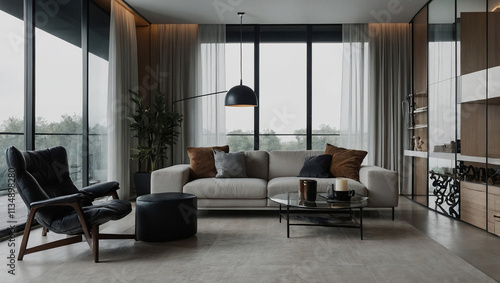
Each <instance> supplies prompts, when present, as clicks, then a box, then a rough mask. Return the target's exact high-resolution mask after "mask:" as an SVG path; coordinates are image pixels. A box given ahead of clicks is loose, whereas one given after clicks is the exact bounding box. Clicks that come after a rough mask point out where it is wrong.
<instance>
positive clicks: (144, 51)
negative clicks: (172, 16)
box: [136, 26, 152, 96]
mask: <svg viewBox="0 0 500 283" xmlns="http://www.w3.org/2000/svg"><path fill="white" fill-rule="evenodd" d="M149 32H150V28H149V26H145V27H144V26H139V27H136V35H137V65H138V68H139V70H138V77H139V92H140V94H141V95H143V96H149V95H150V91H151V77H152V76H151V71H150V66H151V62H150V52H149V50H150V40H149Z"/></svg>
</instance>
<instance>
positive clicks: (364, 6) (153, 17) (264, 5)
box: [125, 0, 428, 24]
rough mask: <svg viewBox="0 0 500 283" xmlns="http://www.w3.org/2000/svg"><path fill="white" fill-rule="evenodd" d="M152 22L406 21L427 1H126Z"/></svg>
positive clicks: (312, 22)
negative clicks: (238, 13)
mask: <svg viewBox="0 0 500 283" xmlns="http://www.w3.org/2000/svg"><path fill="white" fill-rule="evenodd" d="M125 1H126V2H127V3H128V4H129V5H130V6H132V7H133V8H134V9H136V10H137V11H138V12H139V13H141V14H142V15H143V16H144V17H146V18H147V19H148V20H149V21H150V22H151V23H153V24H181V23H184V24H185V23H190V24H239V17H238V15H237V12H245V13H246V14H245V17H244V18H243V23H244V24H327V23H328V24H337V23H378V22H390V23H408V22H409V21H410V20H411V19H412V18H413V16H414V15H415V14H416V13H417V12H418V11H419V10H420V9H421V8H422V7H423V6H424V4H425V3H426V2H427V1H428V0H125Z"/></svg>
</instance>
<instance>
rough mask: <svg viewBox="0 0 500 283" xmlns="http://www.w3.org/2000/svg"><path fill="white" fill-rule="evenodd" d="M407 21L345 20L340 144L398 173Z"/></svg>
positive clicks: (406, 82)
mask: <svg viewBox="0 0 500 283" xmlns="http://www.w3.org/2000/svg"><path fill="white" fill-rule="evenodd" d="M410 38H411V33H410V27H409V24H369V25H366V24H354V25H343V44H344V45H343V48H344V57H343V66H342V67H343V71H342V102H341V103H342V110H341V126H340V134H341V142H340V146H344V147H348V148H353V149H362V150H366V151H368V155H367V158H365V163H368V164H374V165H378V166H382V167H384V168H387V169H391V170H395V171H398V172H401V169H402V164H403V162H402V159H401V158H402V153H403V148H404V147H403V136H404V134H405V133H404V132H403V128H404V127H403V113H402V112H401V103H402V101H403V100H404V97H405V96H406V95H407V94H408V93H409V91H410V70H411V60H410V58H411V40H410Z"/></svg>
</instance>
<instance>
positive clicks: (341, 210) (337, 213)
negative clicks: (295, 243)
mask: <svg viewBox="0 0 500 283" xmlns="http://www.w3.org/2000/svg"><path fill="white" fill-rule="evenodd" d="M270 199H271V200H272V201H274V202H276V203H278V204H279V221H280V223H281V218H284V219H286V236H287V238H290V226H293V225H297V226H325V227H346V228H359V231H360V234H361V240H363V208H364V207H366V205H367V203H368V197H365V196H361V195H355V196H353V197H352V198H351V200H350V201H336V200H331V199H328V198H327V197H326V194H324V193H322V194H318V195H317V196H316V200H315V201H307V200H304V199H302V198H300V197H299V194H298V193H297V192H289V193H283V194H278V195H275V196H273V197H271V198H270ZM283 205H284V206H286V212H284V211H283V210H282V208H281V206H283ZM290 208H295V209H292V210H290ZM355 210H359V221H358V220H357V219H356V218H355V217H354V211H355ZM290 220H294V223H290ZM296 220H298V221H300V222H298V223H297V221H296Z"/></svg>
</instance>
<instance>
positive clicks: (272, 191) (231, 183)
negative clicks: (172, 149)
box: [151, 150, 399, 215]
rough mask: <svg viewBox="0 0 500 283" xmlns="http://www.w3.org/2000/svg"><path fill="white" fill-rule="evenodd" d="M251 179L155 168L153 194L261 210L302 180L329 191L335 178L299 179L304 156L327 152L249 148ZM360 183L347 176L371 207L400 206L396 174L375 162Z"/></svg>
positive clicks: (205, 204)
mask: <svg viewBox="0 0 500 283" xmlns="http://www.w3.org/2000/svg"><path fill="white" fill-rule="evenodd" d="M244 154H245V165H246V170H247V176H248V178H202V179H196V180H192V181H190V178H189V174H190V169H189V164H180V165H174V166H171V167H167V168H163V169H160V170H156V171H153V173H152V175H151V193H152V194H155V193H162V192H185V193H191V194H194V195H196V196H197V197H198V207H199V208H212V209H217V208H225V209H245V208H246V209H261V208H272V207H276V206H277V205H276V204H275V203H274V202H272V201H271V200H270V199H269V198H270V197H272V196H274V195H276V194H280V193H284V192H292V191H297V190H298V186H299V179H314V180H317V182H318V192H325V191H326V188H327V187H328V185H329V184H332V183H335V178H304V177H297V176H298V175H299V172H300V169H301V168H302V166H303V164H304V160H305V158H306V157H309V156H314V155H320V154H323V151H314V150H299V151H284V150H275V151H271V152H269V153H268V152H267V151H246V152H244ZM359 179H360V182H358V181H355V180H351V179H348V187H349V189H353V190H355V191H356V193H358V194H361V195H364V196H368V198H369V199H368V207H382V208H392V209H393V215H394V207H396V206H398V200H399V198H398V194H399V193H398V183H397V180H398V176H397V173H396V172H394V171H391V170H387V169H384V168H381V167H377V166H361V169H360V171H359Z"/></svg>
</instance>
